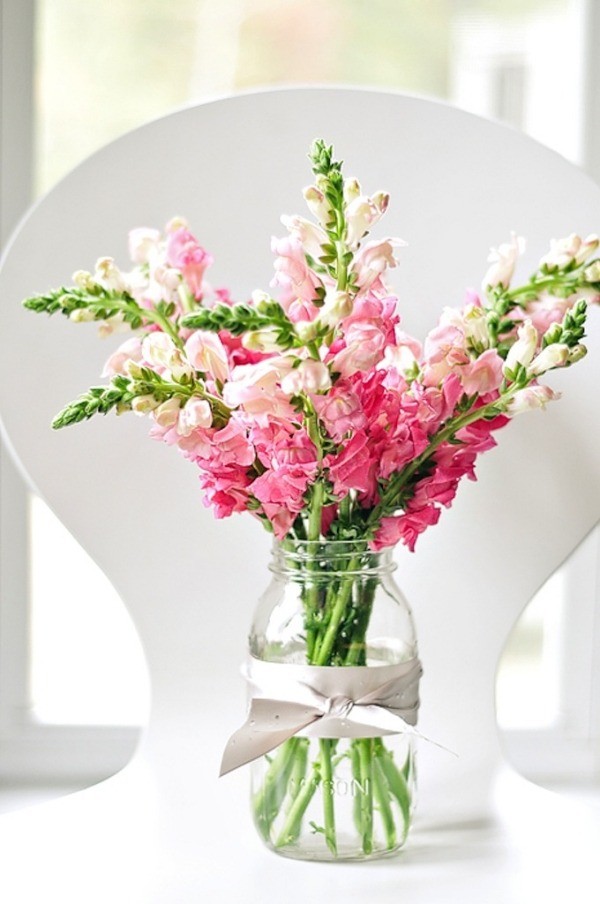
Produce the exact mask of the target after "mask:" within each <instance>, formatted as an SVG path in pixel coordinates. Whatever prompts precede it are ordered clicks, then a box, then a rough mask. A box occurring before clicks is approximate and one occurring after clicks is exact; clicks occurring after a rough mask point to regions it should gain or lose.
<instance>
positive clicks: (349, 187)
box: [344, 176, 360, 204]
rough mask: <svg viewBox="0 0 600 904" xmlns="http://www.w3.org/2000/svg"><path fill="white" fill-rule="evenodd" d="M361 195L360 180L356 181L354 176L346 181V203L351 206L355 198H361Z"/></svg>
mask: <svg viewBox="0 0 600 904" xmlns="http://www.w3.org/2000/svg"><path fill="white" fill-rule="evenodd" d="M359 195H360V182H359V181H358V179H355V178H354V176H351V177H350V178H348V179H344V203H345V204H351V203H352V201H354V199H355V198H358V197H359Z"/></svg>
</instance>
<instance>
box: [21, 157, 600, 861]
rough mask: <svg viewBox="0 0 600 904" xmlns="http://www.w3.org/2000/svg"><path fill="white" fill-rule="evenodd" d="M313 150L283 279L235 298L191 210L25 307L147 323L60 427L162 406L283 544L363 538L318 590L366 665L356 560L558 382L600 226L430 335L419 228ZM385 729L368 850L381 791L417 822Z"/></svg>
mask: <svg viewBox="0 0 600 904" xmlns="http://www.w3.org/2000/svg"><path fill="white" fill-rule="evenodd" d="M309 156H310V160H311V163H312V169H313V173H314V176H315V179H314V183H313V184H312V185H310V186H309V187H308V188H306V189H305V190H304V198H305V200H306V202H307V205H308V208H309V210H310V213H311V214H312V218H311V219H308V218H304V217H302V216H284V217H283V218H282V221H283V224H284V226H285V227H286V230H287V234H286V235H285V237H283V238H274V239H273V240H272V250H273V252H274V255H275V275H274V278H273V280H272V282H271V288H272V289H273V292H272V293H271V292H266V291H255V292H253V293H252V296H251V299H250V300H248V301H242V302H237V301H234V300H233V299H232V298H231V296H230V293H229V292H228V291H227V290H226V289H223V288H214V287H213V286H211V284H210V283H209V281H208V279H207V273H208V271H209V268H210V265H211V263H212V261H213V258H212V256H211V254H210V253H209V252H208V251H206V250H205V249H204V248H203V247H202V245H201V244H200V243H199V242H198V241H197V240H196V238H195V237H194V236H193V235H192V233H191V232H190V231H189V229H188V226H187V224H186V222H185V221H184V220H182V219H180V218H177V219H173V220H171V222H170V223H169V224H168V225H167V227H166V232H165V234H164V235H162V234H161V233H160V232H159V231H157V230H155V229H150V228H139V229H134V230H133V231H132V232H131V233H130V236H129V246H130V252H131V258H132V261H133V267H132V268H131V269H130V270H128V271H122V270H121V269H119V267H118V266H117V265H116V263H115V262H114V260H113V259H112V258H110V257H104V258H101V259H100V260H98V262H97V264H96V269H95V271H94V272H93V273H91V272H87V271H78V272H76V273H75V274H74V276H73V283H74V285H72V286H70V287H67V288H64V287H63V288H60V289H58V290H56V291H52V292H50V293H48V294H43V295H37V296H35V297H32V298H29V299H27V300H26V301H25V302H24V304H25V306H26V307H27V308H29V309H31V310H33V311H37V312H46V313H48V314H53V313H56V312H59V313H62V314H64V315H66V316H67V317H68V318H69V319H71V320H73V321H76V322H87V321H98V322H99V324H100V331H101V333H102V335H104V336H106V335H111V334H112V333H116V332H118V333H121V332H127V333H128V334H129V335H128V337H127V338H126V340H125V341H124V342H123V343H122V344H121V345H120V346H119V347H118V348H117V349H116V351H114V352H113V353H112V354H111V355H110V357H109V358H108V361H107V363H106V366H105V368H104V374H103V375H104V376H105V377H106V378H107V383H106V384H105V385H103V386H95V387H92V388H91V389H89V390H88V391H87V392H86V393H85V394H84V395H82V396H81V397H80V398H78V399H77V400H76V401H74V402H72V403H70V404H69V405H67V407H66V408H65V409H64V410H63V411H61V412H60V414H58V415H57V417H56V418H55V420H54V422H53V426H54V427H55V428H61V427H64V426H68V425H70V424H74V423H77V422H79V421H83V420H85V419H87V418H91V417H92V416H94V415H96V414H107V413H108V412H109V411H111V410H115V411H116V412H117V413H118V414H121V413H123V412H126V411H133V412H134V413H135V414H138V415H144V416H148V417H149V419H150V421H151V430H150V435H151V436H152V437H153V438H155V439H158V440H160V441H162V442H165V443H168V444H170V445H173V446H175V447H177V449H178V450H179V451H180V452H181V453H182V454H183V455H184V456H185V457H186V458H187V459H189V460H190V461H191V462H192V463H193V464H194V465H195V466H196V468H197V469H198V475H199V479H200V484H201V488H202V490H203V495H204V502H205V504H206V505H208V506H211V507H212V508H213V510H214V513H215V515H216V517H217V518H224V517H226V516H229V515H232V514H233V513H234V512H243V511H248V512H250V513H251V514H252V515H253V516H254V517H255V518H257V519H258V520H260V521H261V522H262V524H263V526H264V527H265V528H266V529H267V530H269V531H271V532H272V533H273V534H274V536H275V538H276V540H277V541H278V542H279V544H281V546H282V547H283V548H285V549H288V550H294V549H295V548H296V547H298V546H299V545H301V544H308V547H307V548H308V549H309V555H308V564H307V565H306V567H307V568H308V570H309V571H311V570H312V572H313V573H314V574H316V573H317V572H319V573H320V571H322V569H323V564H322V561H321V560H320V558H319V555H320V550H322V548H323V545H324V544H327V543H329V542H331V541H334V542H338V541H340V542H344V543H346V544H349V545H350V547H349V548H350V549H351V550H353V553H354V556H353V558H352V557H351V559H350V561H349V562H348V563H346V565H345V566H344V568H345V569H346V571H347V575H348V577H347V580H346V581H344V580H342V579H339V580H337V583H336V585H335V589H334V590H331V588H329V589H328V591H327V592H322V590H321V589H320V588H319V584H318V581H316V580H315V581H314V582H313V583H312V584H311V583H310V582H309V583H308V584H307V586H306V587H305V589H304V590H303V599H302V602H303V607H304V656H305V661H306V662H307V663H308V664H310V665H314V666H319V667H322V666H366V665H367V659H368V650H367V643H366V640H365V637H366V631H367V626H368V622H369V615H370V605H371V602H372V593H371V600H370V598H369V594H370V590H369V582H368V581H367V582H366V583H365V582H362V583H358V582H356V581H355V580H354V579H353V577H352V576H353V575H355V574H356V573H357V571H358V570H359V567H360V565H362V564H363V563H364V562H368V561H369V560H370V559H369V557H370V556H373V555H376V554H377V553H378V552H379V551H381V550H384V549H387V548H389V547H393V546H394V545H395V544H397V543H398V542H400V543H403V544H405V545H406V546H407V547H408V548H409V549H410V550H413V549H414V548H415V543H416V541H417V538H418V537H419V535H420V534H421V533H422V532H423V531H425V530H426V529H427V528H428V527H430V526H432V525H434V524H436V523H437V521H438V519H439V517H440V513H441V511H442V508H447V507H449V506H450V505H451V504H452V501H453V499H454V497H455V494H456V492H457V488H458V485H459V483H460V481H461V479H462V478H463V477H467V478H468V479H470V480H474V479H475V464H476V460H477V457H478V455H479V454H480V453H482V452H485V451H487V450H488V449H491V448H492V447H493V446H495V445H496V440H495V433H496V431H497V430H499V429H501V428H503V427H505V426H506V425H507V424H508V423H509V422H510V420H511V419H512V418H513V417H515V416H516V415H518V414H520V413H522V412H525V411H529V410H533V409H537V408H545V406H546V405H547V404H548V402H550V401H552V400H554V399H556V398H557V397H558V396H557V393H555V392H554V391H553V390H552V389H551V388H550V387H549V386H548V385H547V384H546V383H544V382H542V378H543V377H544V375H545V374H546V373H548V372H549V371H552V370H553V369H556V368H560V367H568V366H570V365H572V364H573V363H575V362H577V361H578V360H580V359H581V358H582V357H583V356H584V355H585V353H586V349H585V346H584V345H583V344H582V339H583V338H584V329H585V320H586V310H587V305H588V303H589V302H596V301H598V300H599V299H600V259H599V258H597V257H594V254H595V252H596V250H597V248H598V245H599V239H598V238H597V237H596V236H589V237H587V238H585V239H582V238H580V237H579V236H578V235H570V236H569V237H567V238H564V239H561V240H558V241H552V243H551V246H550V249H549V251H548V252H547V253H546V254H545V255H544V257H542V259H541V261H540V263H539V266H538V268H537V270H536V271H535V272H534V273H533V274H532V275H531V276H530V278H529V279H528V280H527V281H526V282H525V283H523V284H520V285H513V274H514V271H515V267H516V264H517V260H518V258H519V255H520V254H521V253H522V251H523V248H524V243H523V239H521V238H520V237H517V236H516V235H513V236H512V237H511V239H510V241H509V242H508V243H506V244H503V245H500V247H499V248H498V249H497V250H492V252H491V254H490V257H489V260H488V263H489V267H488V269H487V272H486V273H485V276H484V278H483V283H482V287H481V290H480V291H478V292H476V291H469V292H468V293H467V297H466V300H465V303H464V304H463V306H462V307H457V308H450V307H447V308H444V310H443V311H442V313H441V317H440V319H439V322H438V323H437V325H435V326H434V327H433V329H432V330H431V331H430V332H429V334H428V335H427V336H426V337H424V341H419V340H418V339H416V338H414V337H413V336H410V335H408V334H407V333H406V332H404V330H403V328H402V323H401V316H400V304H399V301H398V298H397V297H396V296H395V295H394V294H393V293H392V292H391V291H390V289H389V288H388V286H387V284H386V274H387V271H388V270H390V269H393V268H395V267H396V266H397V264H398V256H399V253H400V250H401V249H402V247H403V246H404V244H405V243H404V242H402V241H401V240H400V239H397V238H381V239H378V238H375V239H373V238H370V232H371V230H372V228H373V227H374V226H375V225H376V224H377V223H378V221H379V220H380V219H381V217H382V216H383V215H384V213H385V211H386V209H387V207H388V202H389V196H388V194H386V193H385V192H383V191H379V192H377V193H375V194H373V195H367V194H365V193H364V192H363V190H362V188H361V186H360V184H359V183H358V181H357V180H356V179H354V178H345V177H344V175H343V173H342V165H341V163H340V162H338V161H336V160H335V159H334V156H333V149H332V147H329V146H327V145H326V144H325V143H324V142H323V141H321V140H317V141H315V142H314V143H313V146H312V148H311V151H310V155H309ZM311 544H312V546H311ZM303 548H306V547H303ZM310 550H312V552H310ZM311 563H312V564H311ZM367 740H369V741H371V740H373V741H377V743H376V744H375V743H373V744H370V745H366V746H365V743H364V739H363V738H358V739H356V740H353V741H352V743H351V745H350V753H349V754H348V756H349V757H350V758H352V757H354V762H355V763H356V764H357V765H356V768H357V769H358V770H359V773H360V774H362V775H363V777H364V775H366V776H367V777H369V776H371V777H372V778H373V776H374V778H373V788H374V793H375V804H374V802H373V791H372V789H371V790H370V791H365V790H364V788H365V785H364V782H363V784H362V785H361V788H362V789H363V791H362V792H361V793H362V794H363V797H361V799H360V801H359V803H358V807H357V813H356V819H357V826H358V828H359V833H360V836H361V839H362V846H363V852H364V853H365V854H369V853H370V851H371V850H372V849H373V840H372V839H373V835H372V832H373V808H374V807H376V808H377V809H378V811H379V813H380V814H381V819H382V821H383V823H384V829H385V836H386V847H387V849H392V848H393V847H394V845H395V843H396V837H397V833H396V832H395V827H394V824H393V819H392V817H391V815H390V812H389V810H390V801H396V803H397V804H398V805H399V806H400V810H401V818H402V819H403V821H404V824H405V828H406V823H407V819H408V815H407V813H408V805H407V803H406V790H405V786H406V777H407V776H406V769H405V764H404V765H403V764H396V763H394V762H393V761H392V759H391V758H390V757H389V756H388V753H387V751H386V749H385V747H384V746H383V742H382V741H381V739H380V738H376V739H367ZM300 741H302V738H296V737H294V738H291V739H290V740H287V741H285V743H284V744H283V745H282V746H281V749H280V751H279V753H278V755H277V756H275V757H274V758H273V759H272V761H271V760H270V761H269V762H270V766H269V769H270V771H268V772H267V776H266V778H265V784H264V787H263V790H262V794H259V795H257V799H256V807H257V813H258V816H257V821H258V823H259V825H260V827H261V830H262V831H263V833H264V834H265V836H269V833H270V832H271V831H272V826H273V824H274V823H275V822H276V820H277V819H278V818H279V817H280V816H281V814H283V812H284V799H285V796H286V793H287V790H286V789H288V785H289V783H288V785H285V783H283V784H282V781H281V778H282V776H283V775H284V774H287V776H289V774H290V771H291V770H292V769H293V768H295V769H296V773H297V774H299V773H302V769H301V768H300V767H299V766H298V763H299V762H300V760H301V755H302V758H303V762H304V766H303V769H304V773H303V774H304V775H305V776H306V775H308V774H309V773H308V771H307V770H308V769H309V766H308V763H307V758H306V754H305V751H302V750H301V745H300V746H299V744H298V742H300ZM286 745H287V746H286ZM294 745H295V746H294ZM335 745H336V742H335V741H327V739H322V740H321V742H320V746H319V751H318V754H317V759H316V761H315V763H314V764H313V766H314V768H313V771H312V772H311V773H310V774H311V775H312V779H311V781H312V783H313V785H314V787H313V785H311V786H310V789H309V790H310V793H311V794H314V793H315V790H316V787H317V786H318V784H319V783H320V784H321V786H322V788H323V795H324V808H323V813H324V827H323V828H322V829H319V828H317V831H321V832H322V834H323V835H324V837H325V840H326V843H327V846H328V848H329V850H330V851H331V852H333V853H334V854H335V851H336V845H337V842H336V830H335V820H334V814H333V809H332V805H331V801H328V794H329V791H330V788H329V789H328V776H329V777H330V776H331V774H332V764H334V762H335V757H336V756H339V754H336V750H335ZM360 745H362V746H360ZM377 763H379V766H377ZM374 764H375V765H374ZM376 767H377V769H378V770H379V771H375V772H373V769H375V768H376ZM285 770H288V771H287V773H285ZM360 770H362V772H360ZM330 784H331V783H330V782H329V785H330ZM307 787H309V785H308V784H307V783H305V784H304V785H302V782H300V783H297V784H296V791H295V792H294V791H290V792H289V795H288V796H289V799H288V800H287V801H286V802H285V813H287V814H288V815H287V819H286V818H285V817H284V816H281V819H282V822H280V824H279V825H280V829H279V830H278V831H279V840H280V844H281V845H285V844H290V843H292V842H293V840H294V837H297V833H298V831H299V825H300V822H301V819H302V815H303V812H304V810H303V809H302V806H303V804H302V801H300V800H299V798H300V796H301V795H304V797H307V796H310V795H309V791H307V790H306V789H307ZM288 790H289V789H288ZM258 798H260V800H259V799H258ZM304 809H306V808H304ZM290 813H292V814H293V818H292V817H290V816H289V814H290ZM282 825H283V826H284V828H281V826H282ZM285 826H287V828H285Z"/></svg>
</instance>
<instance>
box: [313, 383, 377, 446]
mask: <svg viewBox="0 0 600 904" xmlns="http://www.w3.org/2000/svg"><path fill="white" fill-rule="evenodd" d="M313 405H314V407H315V410H316V412H317V414H318V415H319V418H320V420H321V421H322V422H323V424H324V425H325V429H326V430H327V432H328V434H329V435H330V436H331V438H332V439H334V440H336V441H337V442H341V441H342V440H343V439H344V437H345V436H347V435H348V434H349V433H353V432H355V431H356V430H360V429H361V428H362V427H364V426H365V424H366V422H367V419H366V417H365V414H364V411H363V410H362V405H361V403H360V399H359V398H358V396H357V395H356V393H355V392H354V391H353V390H352V388H351V387H350V386H349V385H348V384H347V383H346V381H344V380H339V381H338V382H337V383H336V385H335V386H334V387H333V389H332V390H331V391H330V392H328V393H327V395H323V396H315V398H314V399H313Z"/></svg>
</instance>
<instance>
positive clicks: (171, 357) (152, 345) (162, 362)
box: [142, 332, 192, 380]
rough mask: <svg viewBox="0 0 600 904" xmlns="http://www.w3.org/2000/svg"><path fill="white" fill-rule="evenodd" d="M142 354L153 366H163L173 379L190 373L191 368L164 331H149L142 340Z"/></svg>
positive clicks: (187, 375)
mask: <svg viewBox="0 0 600 904" xmlns="http://www.w3.org/2000/svg"><path fill="white" fill-rule="evenodd" d="M142 355H143V357H144V359H145V360H146V361H147V362H148V363H149V364H151V365H152V366H153V367H159V368H165V369H166V370H168V371H169V372H170V373H171V374H172V376H173V377H174V379H176V380H179V379H181V377H184V376H185V377H189V376H191V375H192V368H191V367H190V365H189V364H188V362H187V361H186V360H185V359H184V357H183V355H182V354H181V351H180V350H179V349H178V348H177V346H176V345H175V343H174V342H173V340H172V339H171V337H170V336H167V334H166V333H160V332H156V333H149V334H148V335H147V336H145V338H144V340H143V342H142Z"/></svg>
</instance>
